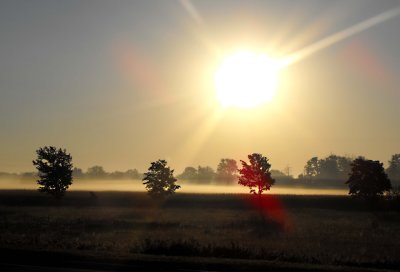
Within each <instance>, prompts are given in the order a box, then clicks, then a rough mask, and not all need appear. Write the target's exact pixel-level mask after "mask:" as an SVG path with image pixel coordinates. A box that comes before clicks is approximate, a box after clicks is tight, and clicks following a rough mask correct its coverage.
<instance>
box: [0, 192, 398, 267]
mask: <svg viewBox="0 0 400 272" xmlns="http://www.w3.org/2000/svg"><path fill="white" fill-rule="evenodd" d="M271 199H272V200H273V201H272V202H268V203H272V204H271V205H269V206H267V207H265V209H264V215H265V219H264V220H261V218H260V215H259V210H258V209H256V208H255V207H254V205H253V204H252V202H251V199H250V198H249V196H247V195H196V194H177V195H176V196H173V197H171V198H169V199H168V200H166V201H164V202H162V203H155V202H154V201H153V200H152V199H150V198H148V196H147V195H146V194H144V193H125V192H101V193H96V195H90V194H89V193H88V192H70V193H68V194H67V196H66V198H65V199H63V200H61V201H56V200H54V199H52V198H50V197H48V196H45V195H41V194H39V193H37V192H35V191H0V247H1V248H10V249H11V248H13V249H29V250H46V251H60V252H74V253H77V254H81V255H93V254H94V255H96V254H99V255H105V254H106V255H107V256H110V257H113V256H114V257H116V258H125V257H129V256H131V255H134V254H151V255H167V256H188V257H189V256H191V257H192V256H202V257H218V258H238V259H254V260H269V261H280V262H300V263H312V264H324V265H325V264H328V265H356V266H366V267H385V268H398V267H399V265H400V254H399V253H398V252H397V250H396V249H399V248H400V239H399V238H400V224H399V223H400V214H399V213H398V212H396V211H394V210H390V209H389V206H387V203H383V204H382V205H381V206H380V208H379V209H375V210H373V211H371V209H370V208H368V207H367V206H366V205H365V203H363V202H361V201H357V200H354V199H351V198H349V197H343V196H334V197H333V196H332V197H330V196H276V197H272V198H271Z"/></svg>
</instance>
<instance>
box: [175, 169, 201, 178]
mask: <svg viewBox="0 0 400 272" xmlns="http://www.w3.org/2000/svg"><path fill="white" fill-rule="evenodd" d="M179 178H180V179H187V180H195V179H197V169H196V168H194V167H191V166H188V167H186V168H185V170H183V172H182V174H180V175H179Z"/></svg>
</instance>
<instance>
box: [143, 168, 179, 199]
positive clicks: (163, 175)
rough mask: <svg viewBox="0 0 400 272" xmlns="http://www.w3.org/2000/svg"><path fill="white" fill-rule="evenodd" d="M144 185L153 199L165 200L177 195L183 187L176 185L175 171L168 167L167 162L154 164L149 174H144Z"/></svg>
mask: <svg viewBox="0 0 400 272" xmlns="http://www.w3.org/2000/svg"><path fill="white" fill-rule="evenodd" d="M143 181H145V182H143V184H144V185H146V190H147V192H148V193H149V195H150V196H152V197H153V198H164V197H165V196H167V195H171V194H173V193H175V191H176V190H178V189H179V188H180V187H181V186H179V185H176V184H175V182H176V181H177V179H176V178H175V177H174V170H171V169H170V168H169V167H167V162H166V161H165V160H158V161H156V162H152V163H151V166H150V167H149V169H148V172H146V173H144V178H143Z"/></svg>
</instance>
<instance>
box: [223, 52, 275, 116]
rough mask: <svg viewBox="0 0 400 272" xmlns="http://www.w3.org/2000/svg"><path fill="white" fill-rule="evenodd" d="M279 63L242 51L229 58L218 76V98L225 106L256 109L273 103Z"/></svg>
mask: <svg viewBox="0 0 400 272" xmlns="http://www.w3.org/2000/svg"><path fill="white" fill-rule="evenodd" d="M279 68H280V67H279V65H278V61H277V60H274V59H272V58H269V57H268V56H267V55H263V54H256V53H253V52H249V51H241V52H238V53H235V54H233V55H231V56H229V57H227V58H226V59H225V60H224V61H223V62H222V64H221V66H220V67H219V69H218V70H217V72H216V73H215V88H216V92H217V98H218V100H219V101H220V103H221V104H222V105H223V106H224V107H240V108H253V107H256V106H259V105H261V104H264V103H266V102H268V101H270V100H271V99H272V98H273V96H274V95H275V92H276V89H277V85H278V72H279Z"/></svg>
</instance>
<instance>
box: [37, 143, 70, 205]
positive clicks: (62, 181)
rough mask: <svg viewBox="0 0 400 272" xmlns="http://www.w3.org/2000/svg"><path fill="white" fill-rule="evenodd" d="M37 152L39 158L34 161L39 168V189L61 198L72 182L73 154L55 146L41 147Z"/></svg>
mask: <svg viewBox="0 0 400 272" xmlns="http://www.w3.org/2000/svg"><path fill="white" fill-rule="evenodd" d="M36 153H37V159H36V160H34V161H32V163H33V165H34V166H35V167H36V169H37V170H38V176H39V179H38V180H37V183H38V184H39V185H40V187H39V189H38V190H39V191H40V192H45V193H48V194H51V195H53V196H54V197H56V198H61V197H62V196H64V193H65V191H66V190H67V189H68V188H69V186H70V185H71V184H72V167H73V165H72V157H71V155H70V154H68V153H67V151H66V150H65V149H61V148H59V149H57V148H56V147H54V146H45V147H41V148H39V149H38V150H36Z"/></svg>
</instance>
